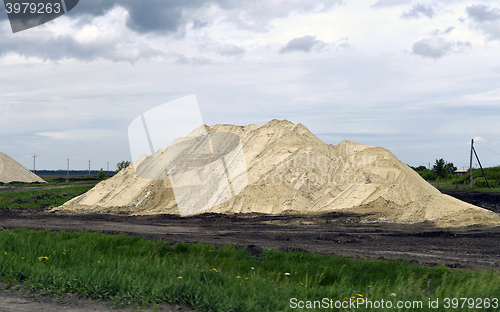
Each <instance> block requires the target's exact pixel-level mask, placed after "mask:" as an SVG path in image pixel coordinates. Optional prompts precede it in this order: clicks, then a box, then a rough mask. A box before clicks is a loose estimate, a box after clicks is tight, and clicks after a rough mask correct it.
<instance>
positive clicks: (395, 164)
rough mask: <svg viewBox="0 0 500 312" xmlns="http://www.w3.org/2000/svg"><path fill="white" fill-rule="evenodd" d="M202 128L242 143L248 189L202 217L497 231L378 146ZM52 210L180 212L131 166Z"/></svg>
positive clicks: (272, 125) (279, 131) (303, 133)
mask: <svg viewBox="0 0 500 312" xmlns="http://www.w3.org/2000/svg"><path fill="white" fill-rule="evenodd" d="M206 128H207V130H208V131H209V132H210V133H215V132H229V133H234V134H236V135H238V136H239V137H240V139H241V144H242V147H243V150H244V155H245V160H246V167H247V176H248V185H247V186H246V188H245V189H244V190H243V191H241V193H239V194H238V195H236V196H234V197H233V198H231V199H230V200H227V201H225V202H224V203H222V204H220V205H217V206H214V207H212V208H210V209H208V210H205V211H203V212H216V213H224V214H233V213H266V214H282V213H325V212H332V211H340V210H345V211H349V212H355V213H363V214H370V216H369V218H370V219H374V218H375V219H379V220H389V221H390V220H392V221H402V222H418V221H431V222H435V223H436V225H438V226H441V227H456V226H467V225H473V224H482V225H500V216H498V215H497V214H495V213H493V212H491V211H488V210H486V209H482V208H479V207H476V206H474V205H470V204H467V203H465V202H462V201H459V200H457V199H454V198H452V197H450V196H447V195H443V194H441V193H440V192H439V191H438V190H437V189H435V188H434V187H433V186H431V185H430V184H428V183H427V182H426V181H425V180H423V179H422V178H421V177H420V176H419V175H418V173H416V172H415V171H414V170H412V169H411V168H409V167H408V166H407V165H406V164H404V163H403V162H401V161H399V160H398V159H397V158H396V157H395V156H394V155H393V154H392V153H391V152H390V151H388V150H386V149H384V148H381V147H374V146H369V145H363V144H358V143H355V142H352V141H347V140H346V141H342V142H341V143H339V144H338V145H337V146H334V145H329V144H326V143H324V142H322V141H321V140H320V139H318V138H317V137H316V136H315V135H314V134H312V133H311V132H310V131H309V130H308V129H307V128H306V127H305V126H303V125H301V124H297V125H295V124H293V123H291V122H289V121H286V120H285V121H279V120H273V121H271V122H269V123H267V124H265V125H249V126H243V127H241V126H232V125H215V126H213V127H206ZM154 156H155V155H152V156H148V157H146V155H144V156H143V157H141V158H139V159H137V160H136V162H135V165H136V166H138V165H140V164H141V163H142V164H148V162H151V159H152V158H153V157H154ZM192 196H196V194H193V195H192ZM54 211H62V212H73V213H128V214H133V215H146V214H179V209H178V207H177V203H176V200H175V196H174V191H173V188H172V185H171V182H170V180H169V178H166V179H161V180H150V179H144V178H141V177H139V176H137V174H136V173H135V169H134V165H131V166H130V167H128V168H126V169H124V170H122V171H120V172H119V173H118V174H117V175H115V176H114V177H113V178H111V179H108V180H106V181H103V182H101V183H99V184H98V185H96V187H94V188H93V189H91V190H90V191H88V192H87V193H85V194H83V195H81V196H79V197H77V198H74V199H73V200H71V201H69V202H67V203H66V204H64V205H63V206H61V207H59V208H55V209H54ZM367 218H368V217H367Z"/></svg>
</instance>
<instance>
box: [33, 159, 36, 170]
mask: <svg viewBox="0 0 500 312" xmlns="http://www.w3.org/2000/svg"><path fill="white" fill-rule="evenodd" d="M35 159H36V155H35V154H33V172H34V173H36V167H35Z"/></svg>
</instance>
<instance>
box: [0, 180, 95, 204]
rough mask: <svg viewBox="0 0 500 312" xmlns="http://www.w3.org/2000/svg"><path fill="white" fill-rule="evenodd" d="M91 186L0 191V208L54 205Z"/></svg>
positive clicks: (79, 193)
mask: <svg viewBox="0 0 500 312" xmlns="http://www.w3.org/2000/svg"><path fill="white" fill-rule="evenodd" d="M93 187H94V186H93V185H87V186H70V187H65V188H59V189H53V190H29V191H21V192H12V193H0V209H6V208H11V209H17V208H42V207H50V206H53V207H56V206H60V205H62V204H64V203H65V202H66V201H68V200H70V199H72V198H74V197H76V196H78V195H81V194H83V193H85V192H86V191H88V190H90V189H91V188H93Z"/></svg>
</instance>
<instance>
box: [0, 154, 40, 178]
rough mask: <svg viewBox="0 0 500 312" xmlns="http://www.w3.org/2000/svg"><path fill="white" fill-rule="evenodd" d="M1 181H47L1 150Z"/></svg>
mask: <svg viewBox="0 0 500 312" xmlns="http://www.w3.org/2000/svg"><path fill="white" fill-rule="evenodd" d="M0 182H2V183H9V182H26V183H31V182H45V181H44V180H43V179H41V178H40V177H39V176H37V175H36V174H34V173H33V172H31V171H29V170H28V169H26V168H25V167H24V166H23V165H21V164H20V163H18V162H17V161H15V160H14V159H12V158H10V157H9V156H7V155H5V154H4V153H2V152H0Z"/></svg>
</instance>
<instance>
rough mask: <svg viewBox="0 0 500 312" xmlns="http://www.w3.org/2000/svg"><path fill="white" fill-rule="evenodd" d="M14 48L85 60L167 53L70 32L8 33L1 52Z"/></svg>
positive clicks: (29, 54)
mask: <svg viewBox="0 0 500 312" xmlns="http://www.w3.org/2000/svg"><path fill="white" fill-rule="evenodd" d="M42 47H43V48H42ZM13 51H15V52H16V53H18V54H19V55H22V56H25V57H37V58H41V59H43V60H53V61H59V60H62V59H65V58H75V59H80V60H83V61H92V60H95V59H99V58H104V59H109V60H112V61H115V62H118V61H126V62H132V63H133V62H135V61H138V60H139V59H141V58H144V59H147V58H151V57H155V56H159V55H163V52H161V51H158V50H155V49H152V48H149V47H137V46H132V47H126V46H123V44H121V43H120V42H117V41H114V42H113V41H111V42H105V43H98V44H87V45H84V44H81V43H79V42H78V41H76V40H74V39H73V38H72V37H68V36H59V37H57V38H47V37H45V36H36V37H32V36H29V37H23V36H21V37H16V38H14V37H12V36H4V38H3V41H2V44H1V45H0V56H3V55H5V54H7V53H9V52H13Z"/></svg>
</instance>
